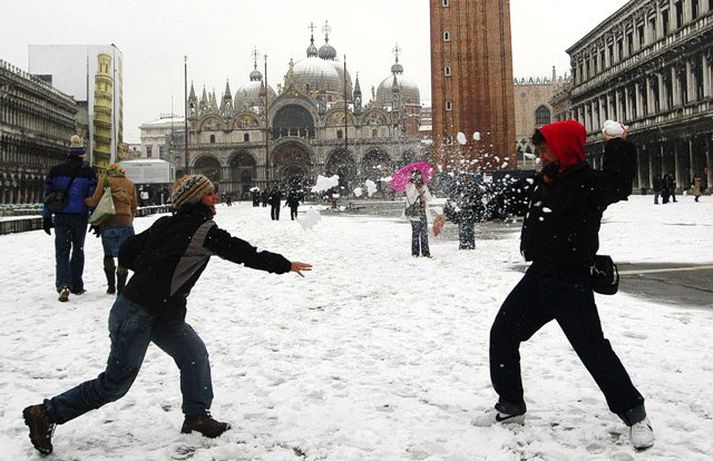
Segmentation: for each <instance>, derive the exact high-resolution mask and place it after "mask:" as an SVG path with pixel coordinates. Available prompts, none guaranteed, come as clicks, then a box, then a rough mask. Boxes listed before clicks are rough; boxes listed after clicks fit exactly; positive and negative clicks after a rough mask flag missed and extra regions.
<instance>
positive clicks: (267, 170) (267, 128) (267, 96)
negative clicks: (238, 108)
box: [265, 55, 270, 186]
mask: <svg viewBox="0 0 713 461" xmlns="http://www.w3.org/2000/svg"><path fill="white" fill-rule="evenodd" d="M268 88H269V86H268V82H267V55H265V185H266V186H267V185H269V182H270V92H269V91H268Z"/></svg>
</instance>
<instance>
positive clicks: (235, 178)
mask: <svg viewBox="0 0 713 461" xmlns="http://www.w3.org/2000/svg"><path fill="white" fill-rule="evenodd" d="M256 177H257V162H255V159H254V158H253V156H252V155H250V153H249V152H247V151H240V152H236V153H235V154H234V155H233V156H232V157H231V158H230V182H229V183H228V184H227V187H226V189H227V190H226V192H232V193H234V194H236V195H237V198H238V199H242V198H243V197H246V198H247V196H248V195H249V194H250V188H251V187H253V186H254V183H255V178H256Z"/></svg>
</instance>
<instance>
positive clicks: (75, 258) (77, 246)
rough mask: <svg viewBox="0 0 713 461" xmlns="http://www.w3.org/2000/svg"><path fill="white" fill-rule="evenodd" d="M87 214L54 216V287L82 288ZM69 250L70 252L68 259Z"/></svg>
mask: <svg viewBox="0 0 713 461" xmlns="http://www.w3.org/2000/svg"><path fill="white" fill-rule="evenodd" d="M87 220H88V218H87V216H86V215H79V214H57V215H55V217H54V228H55V233H54V251H55V267H56V275H55V288H57V291H59V290H61V289H62V288H64V287H69V289H70V290H71V291H81V290H83V289H84V281H83V280H82V274H83V273H84V239H85V237H86V236H87ZM70 252H71V254H72V257H71V260H70Z"/></svg>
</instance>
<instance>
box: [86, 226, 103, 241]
mask: <svg viewBox="0 0 713 461" xmlns="http://www.w3.org/2000/svg"><path fill="white" fill-rule="evenodd" d="M90 232H94V237H96V238H99V236H101V231H100V230H99V226H94V225H92V226H89V230H88V231H87V234H88V233H90Z"/></svg>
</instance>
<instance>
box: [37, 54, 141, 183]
mask: <svg viewBox="0 0 713 461" xmlns="http://www.w3.org/2000/svg"><path fill="white" fill-rule="evenodd" d="M29 71H30V73H32V74H35V75H38V76H42V77H44V78H46V79H48V81H50V82H51V84H52V85H53V86H54V87H55V88H57V89H59V90H60V91H62V92H64V93H66V94H68V95H70V96H72V97H74V99H75V100H77V101H82V102H85V103H86V106H87V110H88V112H89V113H88V122H89V123H88V125H89V126H88V129H89V137H87V138H85V143H86V145H87V150H88V154H87V158H88V160H89V161H90V162H91V164H92V166H95V167H96V168H97V170H99V172H102V171H103V170H105V169H106V168H107V167H108V166H109V164H110V163H112V162H114V161H116V160H117V159H118V158H121V157H122V152H123V153H124V154H125V152H126V151H127V147H126V146H125V145H124V141H123V140H124V96H123V55H122V53H121V50H120V49H119V48H118V47H117V46H116V45H114V44H111V45H30V46H29Z"/></svg>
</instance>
